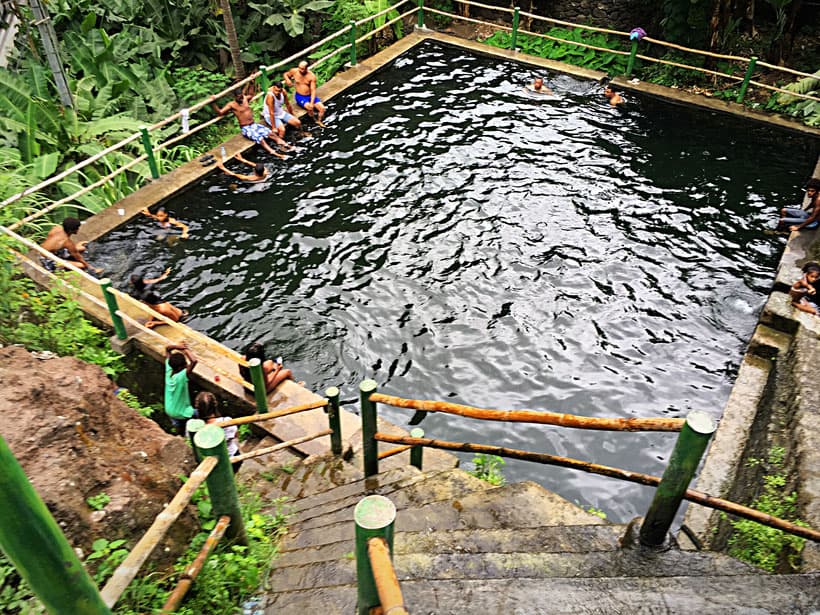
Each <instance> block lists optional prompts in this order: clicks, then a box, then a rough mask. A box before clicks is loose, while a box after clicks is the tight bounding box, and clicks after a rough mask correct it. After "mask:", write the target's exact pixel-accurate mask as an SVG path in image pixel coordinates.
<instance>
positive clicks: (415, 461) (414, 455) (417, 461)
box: [410, 427, 424, 470]
mask: <svg viewBox="0 0 820 615" xmlns="http://www.w3.org/2000/svg"><path fill="white" fill-rule="evenodd" d="M410 437H411V438H423V437H424V430H423V429H422V428H421V427H416V428H415V429H411V430H410ZM423 454H424V447H423V446H414V447H413V448H411V449H410V465H411V466H414V467H416V468H418V469H419V470H421V469H422V468H421V463H422V455H423Z"/></svg>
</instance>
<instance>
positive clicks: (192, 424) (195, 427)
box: [185, 419, 206, 463]
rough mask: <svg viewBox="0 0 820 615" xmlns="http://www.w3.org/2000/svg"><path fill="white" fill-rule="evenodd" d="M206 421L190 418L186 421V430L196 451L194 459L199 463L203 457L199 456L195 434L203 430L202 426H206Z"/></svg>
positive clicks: (192, 447)
mask: <svg viewBox="0 0 820 615" xmlns="http://www.w3.org/2000/svg"><path fill="white" fill-rule="evenodd" d="M205 424H206V423H205V421H203V420H202V419H188V421H187V422H186V423H185V432H186V433H187V434H188V438H189V439H190V440H191V449H192V450H193V451H194V459H196V462H197V463H199V462H200V461H202V458H201V457H200V456H199V451H198V450H196V444H194V436H195V435H196V434H197V433H198V432H200V431H202V428H203V427H205Z"/></svg>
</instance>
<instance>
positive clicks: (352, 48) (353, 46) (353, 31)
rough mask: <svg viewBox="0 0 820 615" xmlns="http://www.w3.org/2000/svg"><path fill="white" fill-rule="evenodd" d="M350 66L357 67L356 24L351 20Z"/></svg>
mask: <svg viewBox="0 0 820 615" xmlns="http://www.w3.org/2000/svg"><path fill="white" fill-rule="evenodd" d="M350 65H351V66H356V22H355V21H353V20H352V19H351V20H350Z"/></svg>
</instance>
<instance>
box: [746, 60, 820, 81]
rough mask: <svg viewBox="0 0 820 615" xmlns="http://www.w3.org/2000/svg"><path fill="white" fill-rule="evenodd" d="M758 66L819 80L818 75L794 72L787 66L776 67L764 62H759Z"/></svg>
mask: <svg viewBox="0 0 820 615" xmlns="http://www.w3.org/2000/svg"><path fill="white" fill-rule="evenodd" d="M757 66H763V67H765V68H771V69H774V70H780V71H783V72H784V73H791V74H792V75H797V76H798V77H809V78H811V79H817V78H818V77H817V75H816V74H814V75H812V74H809V73H804V72H803V71H799V70H794V69H793V68H787V67H786V66H776V65H774V64H769V63H768V62H764V61H762V60H758V61H757Z"/></svg>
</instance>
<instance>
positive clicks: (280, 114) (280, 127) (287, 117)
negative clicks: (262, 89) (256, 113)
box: [262, 83, 302, 138]
mask: <svg viewBox="0 0 820 615" xmlns="http://www.w3.org/2000/svg"><path fill="white" fill-rule="evenodd" d="M285 108H287V111H285ZM262 115H263V116H264V117H265V121H266V122H267V123H268V125H269V126H270V127H271V128H273V129H274V130H275V131H276V132H277V133H278V134H279V136H280V137H282V138H284V136H285V129H286V128H287V126H293V127H294V128H297V129H298V128H301V127H302V122H300V121H299V120H298V119H297V118H295V117H294V116H293V107H292V106H291V104H290V100H289V99H288V97H287V95H286V94H285V88H284V85H283V84H281V83H274V84H273V85H272V86H270V88H269V89H268V91H267V93H266V94H265V104H264V106H263V107H262Z"/></svg>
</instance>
